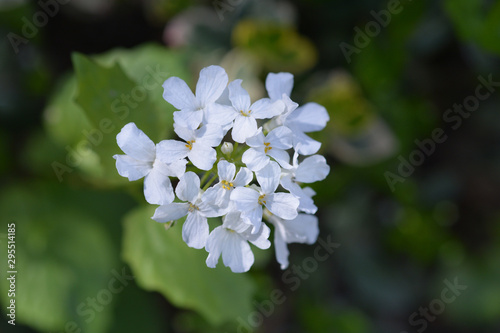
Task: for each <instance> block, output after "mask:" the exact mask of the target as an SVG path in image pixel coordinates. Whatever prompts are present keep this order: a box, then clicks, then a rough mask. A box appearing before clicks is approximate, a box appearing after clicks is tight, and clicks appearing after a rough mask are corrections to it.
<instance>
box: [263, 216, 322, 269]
mask: <svg viewBox="0 0 500 333" xmlns="http://www.w3.org/2000/svg"><path fill="white" fill-rule="evenodd" d="M266 217H267V219H268V220H269V221H270V222H271V223H272V224H273V225H274V249H275V251H276V260H278V262H279V263H280V264H281V269H286V268H287V267H288V255H289V254H290V252H289V251H288V246H287V244H290V243H307V244H314V243H315V242H316V240H317V238H318V234H319V228H318V218H317V217H316V216H314V215H308V214H299V215H297V217H296V218H294V219H293V220H288V221H287V220H284V219H281V218H279V217H277V216H274V215H272V214H269V213H267V214H266Z"/></svg>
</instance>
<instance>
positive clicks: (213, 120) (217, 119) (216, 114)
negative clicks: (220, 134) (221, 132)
mask: <svg viewBox="0 0 500 333" xmlns="http://www.w3.org/2000/svg"><path fill="white" fill-rule="evenodd" d="M237 115H238V112H236V110H235V109H234V108H233V107H232V106H228V105H222V104H217V103H213V104H209V105H208V106H207V107H206V108H205V117H206V120H207V123H208V124H217V125H220V126H225V125H227V124H231V123H232V122H233V120H234V118H236V116H237Z"/></svg>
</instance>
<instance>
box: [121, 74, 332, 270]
mask: <svg viewBox="0 0 500 333" xmlns="http://www.w3.org/2000/svg"><path fill="white" fill-rule="evenodd" d="M241 83H242V81H241V80H234V81H232V82H230V83H229V84H228V76H227V74H226V72H225V71H224V69H223V68H221V67H219V66H209V67H206V68H203V69H202V70H201V72H200V77H199V80H198V83H197V85H196V91H195V93H194V94H193V92H192V91H191V89H190V88H189V87H188V85H187V84H186V83H185V82H184V81H183V80H181V79H180V78H178V77H171V78H169V79H167V80H166V81H165V83H164V84H163V88H164V93H163V97H164V99H165V100H166V101H167V102H168V103H170V104H172V105H173V106H174V107H175V108H176V109H177V110H179V111H176V112H174V131H175V133H176V134H177V136H178V140H163V141H161V142H159V143H157V144H155V143H154V142H153V141H151V140H150V139H149V137H148V136H147V135H146V134H144V132H142V131H141V130H140V129H138V128H137V126H136V125H135V124H134V123H129V124H127V125H125V126H124V127H123V128H122V130H121V131H120V133H119V134H118V135H117V138H116V139H117V143H118V146H119V147H120V148H121V149H122V151H123V152H124V153H125V155H115V156H114V158H115V159H116V168H117V170H118V173H119V174H120V175H121V176H123V177H127V178H128V179H129V180H130V181H133V180H137V179H140V178H144V196H145V198H146V201H147V202H149V203H151V204H154V205H159V207H158V208H157V209H156V211H155V213H154V216H153V217H152V218H153V220H155V221H157V222H162V223H167V226H168V227H170V226H172V225H173V223H174V222H175V221H176V220H179V219H181V218H183V217H186V219H185V222H184V224H183V225H182V238H183V240H184V241H185V242H186V244H187V245H188V246H190V247H193V248H196V249H201V248H205V250H206V251H207V252H208V253H209V254H208V258H207V260H206V264H207V266H208V267H215V266H216V264H217V262H218V261H219V258H220V256H221V255H222V260H223V263H224V265H225V266H228V267H230V268H231V270H232V271H233V272H246V271H248V270H249V269H250V267H251V266H252V264H253V262H254V255H253V253H252V250H251V248H250V245H249V242H250V243H252V244H254V245H255V246H257V247H259V248H261V249H267V248H269V247H270V246H271V242H270V241H269V240H268V238H269V235H270V228H269V225H274V246H275V250H276V258H277V260H278V262H279V263H280V264H281V268H282V269H285V268H286V267H288V254H289V252H288V249H287V244H288V243H293V242H298V243H308V244H312V243H314V242H315V241H316V239H317V237H318V233H319V230H318V220H317V218H316V217H315V216H314V215H313V214H315V213H316V211H317V207H316V206H315V204H314V201H313V199H312V197H313V196H314V194H315V192H314V191H313V190H312V189H311V188H310V187H304V185H303V184H309V183H313V182H316V181H320V180H323V179H325V178H326V176H327V175H328V173H329V172H330V167H329V166H328V165H327V163H326V160H325V158H324V157H323V156H321V155H317V154H316V153H317V151H318V150H319V148H320V146H321V143H320V142H318V141H315V140H313V139H312V138H310V137H309V136H308V135H307V134H306V133H309V132H315V131H320V130H322V129H323V128H324V127H325V126H326V123H327V121H328V120H329V117H328V113H327V111H326V109H325V108H324V107H322V106H321V105H318V104H316V103H307V104H305V105H303V106H300V107H299V106H298V104H297V103H295V102H293V101H292V100H291V99H290V93H291V91H292V88H293V76H292V74H290V73H277V74H275V73H270V74H269V75H268V76H267V78H266V89H267V92H268V94H269V97H268V98H262V99H260V100H258V101H256V102H254V103H252V102H251V100H250V96H249V94H248V92H247V91H246V90H245V89H243V88H242V86H241ZM224 138H225V141H224V142H222V141H223V139H224ZM231 139H232V141H233V142H234V143H232V142H229V141H231ZM200 176H201V179H200ZM171 178H178V182H177V185H176V187H175V191H174V188H173V186H172V183H171ZM211 217H222V224H221V225H220V226H218V227H216V228H214V229H213V230H212V231H210V230H209V225H208V222H207V218H211ZM266 222H267V223H266Z"/></svg>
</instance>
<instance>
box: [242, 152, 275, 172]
mask: <svg viewBox="0 0 500 333" xmlns="http://www.w3.org/2000/svg"><path fill="white" fill-rule="evenodd" d="M241 161H242V162H243V163H245V164H246V165H247V167H248V168H249V169H250V170H252V171H257V170H260V169H262V168H263V167H265V166H266V165H268V164H269V161H270V159H269V157H268V156H267V155H266V154H265V153H264V149H263V148H262V149H259V150H257V149H255V148H250V149H248V150H247V151H245V152H244V153H243V156H241Z"/></svg>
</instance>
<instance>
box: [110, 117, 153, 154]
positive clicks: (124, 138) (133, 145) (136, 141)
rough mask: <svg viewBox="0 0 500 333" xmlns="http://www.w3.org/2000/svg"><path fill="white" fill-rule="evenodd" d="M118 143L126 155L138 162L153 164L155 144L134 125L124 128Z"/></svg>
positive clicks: (117, 138)
mask: <svg viewBox="0 0 500 333" xmlns="http://www.w3.org/2000/svg"><path fill="white" fill-rule="evenodd" d="M116 142H117V143H118V146H119V147H120V149H121V150H122V151H123V152H124V153H125V154H127V155H128V156H130V157H132V158H135V159H136V160H139V161H148V162H153V161H154V159H155V144H154V142H153V141H151V139H150V138H149V137H148V136H147V135H146V134H144V132H143V131H141V130H140V129H138V128H137V126H136V125H135V124H134V123H128V124H127V125H125V126H123V128H122V129H121V131H120V133H118V135H117V136H116Z"/></svg>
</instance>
